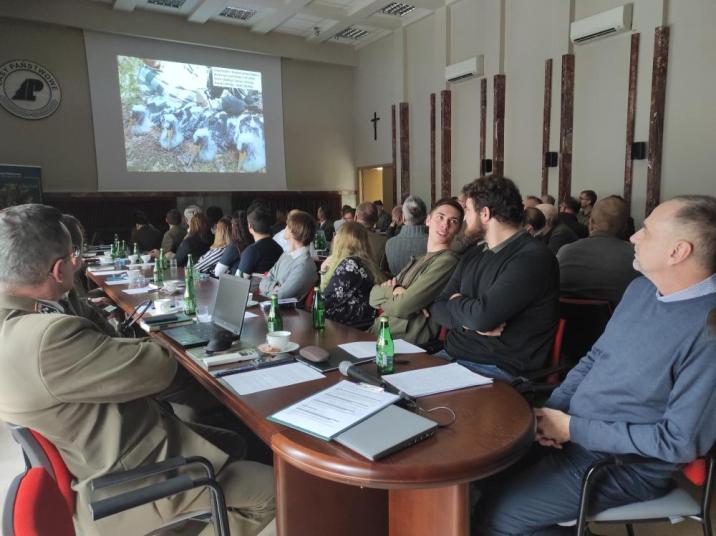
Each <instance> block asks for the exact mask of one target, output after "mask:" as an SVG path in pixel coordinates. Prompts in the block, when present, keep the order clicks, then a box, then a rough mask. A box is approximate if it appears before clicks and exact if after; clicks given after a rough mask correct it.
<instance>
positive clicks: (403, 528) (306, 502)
mask: <svg viewBox="0 0 716 536" xmlns="http://www.w3.org/2000/svg"><path fill="white" fill-rule="evenodd" d="M88 275H89V277H90V279H91V280H92V281H94V283H96V284H97V285H98V286H99V287H101V288H103V289H104V291H105V292H106V294H107V295H108V296H109V297H110V298H111V299H113V300H114V301H115V302H116V303H117V305H118V306H119V307H121V308H122V309H123V310H124V311H125V312H127V313H130V312H131V311H133V310H134V307H135V306H136V305H138V304H139V303H141V302H142V301H144V300H146V299H148V298H157V297H159V296H158V293H157V292H154V293H149V294H139V295H129V294H127V293H124V292H122V290H124V289H126V288H127V286H126V285H111V286H109V285H106V284H105V282H104V280H105V279H106V277H105V276H101V275H97V274H92V273H91V272H88ZM217 288H218V282H217V281H216V280H213V279H210V280H206V281H197V282H196V290H197V302H198V303H199V304H211V303H213V301H214V299H215V297H216V292H217ZM162 297H165V296H162ZM260 309H261V308H260V307H255V308H252V309H250V311H252V312H255V313H257V314H258V315H259V316H258V317H256V318H251V319H247V320H246V321H245V322H244V326H243V331H242V333H241V341H242V342H245V343H247V344H250V345H257V344H260V343H262V342H264V341H265V338H266V324H265V318H264V312H263V311H261V310H260ZM282 316H283V321H284V329H287V330H290V331H291V332H292V336H291V340H293V341H295V342H297V343H299V344H300V345H301V346H305V345H316V346H322V347H324V348H333V347H335V346H336V345H338V344H342V343H345V342H351V341H360V340H373V337H372V336H371V335H370V334H368V333H365V332H363V331H359V330H356V329H352V328H349V327H346V326H343V325H341V324H338V323H335V322H331V321H330V320H329V321H326V327H325V329H324V330H322V331H317V330H314V329H313V325H312V322H311V316H310V314H308V313H306V312H304V311H301V310H282ZM152 336H155V337H157V338H159V339H162V340H163V341H164V342H165V343H167V344H169V345H170V346H171V347H172V349H173V350H174V353H175V355H176V358H177V360H178V361H179V362H180V363H181V364H182V365H183V366H184V367H185V368H186V369H187V370H188V371H189V372H190V373H191V374H192V375H193V376H194V377H195V378H196V379H197V380H198V381H199V382H200V383H201V384H202V385H203V386H204V387H205V388H206V389H207V390H209V391H210V392H211V393H212V394H213V395H214V396H215V397H216V398H217V399H218V400H219V401H221V402H222V403H223V404H224V405H225V406H226V407H227V408H229V409H230V410H231V411H232V412H233V413H234V414H236V415H237V416H238V417H239V418H240V419H241V420H242V421H243V422H244V423H245V424H246V425H248V426H249V427H250V428H251V429H252V430H253V431H254V433H256V435H257V436H258V437H259V438H261V440H262V441H264V442H265V443H266V444H267V445H269V446H270V447H271V449H272V450H273V453H274V475H275V486H276V500H277V527H278V533H279V534H280V535H281V536H322V535H334V534H335V535H338V534H340V535H343V536H353V535H355V536H367V535H370V536H380V535H387V534H390V535H391V536H428V535H429V536H435V535H441V536H464V535H467V534H469V526H470V517H469V482H470V481H473V480H478V479H481V478H485V477H487V476H489V475H492V474H494V473H497V472H499V471H502V470H503V469H505V468H506V467H508V466H509V465H511V464H512V463H514V462H515V461H517V460H518V459H519V458H520V457H521V456H522V455H523V454H524V453H525V452H526V451H527V450H528V448H529V446H530V444H531V442H532V439H533V426H534V423H533V416H532V411H531V410H530V408H529V406H528V404H527V403H526V402H525V401H524V399H523V398H522V397H521V396H520V395H519V394H518V393H517V392H516V391H515V390H514V389H513V388H512V387H510V386H509V385H507V384H505V383H502V382H495V383H494V384H492V385H489V386H482V387H474V388H469V389H463V390H459V391H452V392H449V393H442V394H438V395H433V396H429V397H423V398H421V399H419V405H420V406H421V407H422V408H425V409H429V408H432V407H436V406H447V407H449V408H451V409H452V410H453V411H454V412H455V414H456V416H457V419H456V421H455V423H454V424H452V425H451V426H449V427H446V428H439V429H438V431H437V432H436V433H435V435H433V436H432V437H430V438H428V439H426V440H424V441H421V442H420V443H418V444H416V445H413V446H411V447H409V448H406V449H404V450H402V451H400V452H397V453H395V454H392V455H390V456H388V457H386V458H384V459H382V460H379V461H376V462H372V461H370V460H367V459H365V458H362V457H361V456H359V455H357V454H355V453H354V452H352V451H351V450H349V449H347V448H345V447H343V446H341V445H339V444H337V443H336V442H333V441H331V442H326V441H322V440H321V439H318V438H315V437H312V436H309V435H307V434H304V433H302V432H299V431H297V430H293V429H290V428H287V427H284V426H281V425H279V424H276V423H273V422H270V421H268V420H267V419H266V417H267V416H269V415H271V414H273V413H275V412H276V411H278V410H280V409H283V408H285V407H286V406H288V405H290V404H293V403H294V402H297V401H299V400H301V399H303V398H305V397H307V396H309V395H311V394H313V393H315V392H317V391H319V390H322V389H325V388H326V387H328V386H330V385H332V384H334V383H336V382H338V381H339V380H340V379H342V378H343V377H342V376H341V375H340V374H339V373H338V372H331V373H328V374H327V375H326V377H325V378H324V379H321V380H315V381H310V382H305V383H300V384H296V385H292V386H288V387H284V388H279V389H273V390H270V391H263V392H259V393H255V394H251V395H247V396H239V395H237V394H236V393H235V392H234V391H233V390H231V388H230V387H229V386H228V384H226V383H225V381H224V380H222V379H220V378H219V379H217V378H214V377H213V376H212V375H211V374H209V373H208V371H207V370H205V369H204V368H203V367H202V366H200V365H199V364H197V362H196V361H195V360H194V359H193V358H192V357H191V356H189V355H188V354H187V353H186V352H185V351H184V349H183V348H182V347H180V346H179V345H177V344H175V343H173V341H171V340H170V339H169V338H167V337H166V336H164V335H163V334H161V332H158V333H153V334H152ZM400 359H401V360H407V361H408V363H407V364H402V365H396V372H401V371H403V370H410V369H417V368H423V367H430V366H436V365H442V364H445V361H443V360H441V359H439V358H436V357H433V356H430V355H428V354H425V353H423V354H412V355H409V356H406V355H400ZM361 367H366V370H367V371H369V372H371V373H375V372H376V370H375V365H373V364H367V365H361Z"/></svg>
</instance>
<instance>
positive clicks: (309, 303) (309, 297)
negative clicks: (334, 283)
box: [303, 288, 315, 311]
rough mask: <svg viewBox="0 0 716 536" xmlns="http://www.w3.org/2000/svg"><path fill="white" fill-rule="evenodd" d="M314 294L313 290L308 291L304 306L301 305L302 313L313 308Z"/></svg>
mask: <svg viewBox="0 0 716 536" xmlns="http://www.w3.org/2000/svg"><path fill="white" fill-rule="evenodd" d="M314 292H315V291H314V289H313V288H311V290H309V291H308V294H306V301H305V302H304V304H303V310H304V311H310V310H311V308H312V307H313V294H314Z"/></svg>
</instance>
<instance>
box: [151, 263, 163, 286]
mask: <svg viewBox="0 0 716 536" xmlns="http://www.w3.org/2000/svg"><path fill="white" fill-rule="evenodd" d="M153 281H154V284H155V285H162V284H163V283H164V274H163V273H162V267H161V264H160V263H159V259H154V278H153Z"/></svg>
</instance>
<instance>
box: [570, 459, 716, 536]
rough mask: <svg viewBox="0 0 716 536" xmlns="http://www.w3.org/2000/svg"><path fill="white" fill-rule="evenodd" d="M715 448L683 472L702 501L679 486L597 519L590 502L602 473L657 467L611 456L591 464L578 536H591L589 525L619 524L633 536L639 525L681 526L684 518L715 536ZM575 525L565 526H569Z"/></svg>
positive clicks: (598, 516) (647, 460) (584, 492)
mask: <svg viewBox="0 0 716 536" xmlns="http://www.w3.org/2000/svg"><path fill="white" fill-rule="evenodd" d="M715 457H716V447H714V446H712V447H711V450H710V451H709V453H708V454H707V455H706V456H705V457H704V458H699V459H697V460H695V461H693V462H691V463H690V464H688V465H687V466H686V467H684V468H683V469H682V473H683V475H684V477H685V479H686V480H687V481H688V482H691V483H692V484H694V485H696V486H698V487H699V488H701V498H700V500H696V499H694V498H693V497H692V496H691V494H689V493H688V492H687V491H686V490H685V489H684V488H683V487H681V486H677V487H676V488H674V489H673V490H671V491H670V492H669V493H667V494H666V495H664V496H663V497H659V498H658V499H654V500H651V501H642V502H637V503H631V504H626V505H623V506H618V507H615V508H609V509H607V510H604V511H602V512H600V513H598V514H596V515H590V514H589V508H588V506H589V500H590V494H591V491H592V488H593V486H594V482H595V480H596V479H597V476H598V474H599V472H600V471H601V470H602V469H604V468H606V467H609V466H615V465H616V466H619V465H622V466H623V465H630V464H637V463H654V461H655V460H653V459H651V458H645V457H642V456H637V455H620V456H610V457H608V458H605V459H603V460H600V461H598V462H595V463H594V464H592V465H591V466H590V467H589V468H587V471H586V472H585V474H584V477H583V479H582V495H581V498H580V503H579V516H578V518H577V520H576V525H577V530H576V533H575V534H576V535H577V536H589V535H590V534H592V533H591V532H590V531H589V528H588V523H592V524H599V523H620V524H624V525H626V529H627V534H628V535H629V536H634V534H635V533H634V527H633V525H634V524H636V523H643V522H654V521H671V522H672V523H678V522H680V521H682V520H684V519H685V518H689V519H692V520H694V521H697V522H698V523H699V524H700V525H701V528H702V530H703V534H704V536H712V534H713V529H712V526H711V518H710V517H709V516H710V509H711V494H712V493H713V480H714V470H715V469H714V467H715V464H714V458H715ZM572 524H575V523H574V522H567V523H564V524H563V525H565V526H569V525H572Z"/></svg>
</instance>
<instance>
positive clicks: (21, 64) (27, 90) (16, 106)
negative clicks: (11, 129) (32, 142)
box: [0, 60, 62, 119]
mask: <svg viewBox="0 0 716 536" xmlns="http://www.w3.org/2000/svg"><path fill="white" fill-rule="evenodd" d="M61 99H62V93H61V92H60V84H59V83H58V82H57V79H56V78H55V76H54V75H53V74H52V73H51V72H50V71H48V70H47V69H45V68H44V67H43V66H42V65H40V64H38V63H35V62H34V61H28V60H12V61H8V62H7V63H4V64H3V65H0V106H2V107H3V108H5V109H6V110H7V111H8V112H10V113H11V114H13V115H16V116H18V117H22V118H23V119H43V118H45V117H47V116H49V115H52V114H53V113H55V110H57V108H58V106H59V105H60V100H61Z"/></svg>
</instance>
